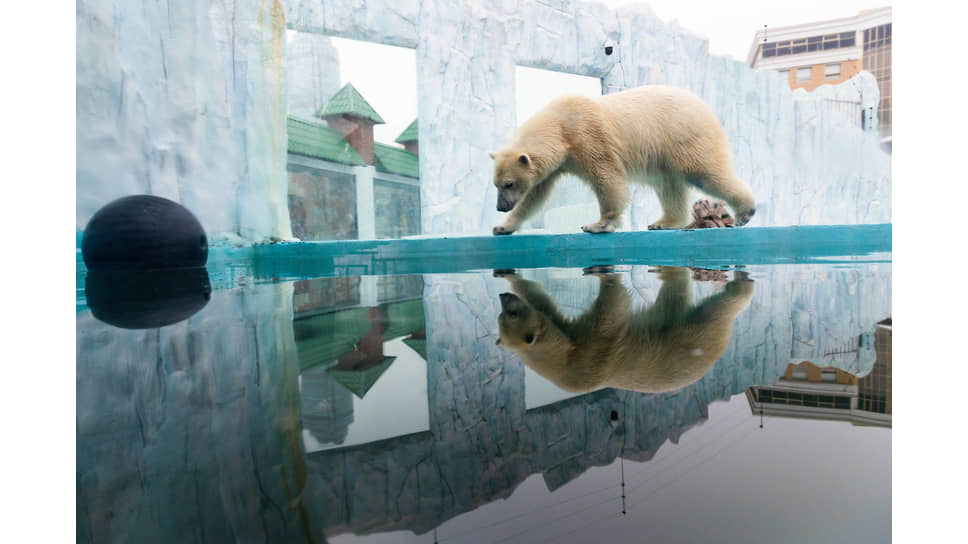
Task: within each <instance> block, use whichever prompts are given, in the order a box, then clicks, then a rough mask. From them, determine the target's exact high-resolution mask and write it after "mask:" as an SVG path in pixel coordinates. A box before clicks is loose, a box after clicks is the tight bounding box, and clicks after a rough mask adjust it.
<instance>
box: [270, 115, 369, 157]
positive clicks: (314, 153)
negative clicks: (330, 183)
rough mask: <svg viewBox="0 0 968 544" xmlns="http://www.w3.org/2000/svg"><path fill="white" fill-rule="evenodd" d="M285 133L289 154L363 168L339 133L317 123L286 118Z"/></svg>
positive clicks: (351, 148) (356, 154)
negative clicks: (287, 137) (287, 138)
mask: <svg viewBox="0 0 968 544" xmlns="http://www.w3.org/2000/svg"><path fill="white" fill-rule="evenodd" d="M286 133H287V134H288V136H289V145H288V148H289V152H290V153H296V154H298V155H306V156H307V157H315V158H317V159H323V160H325V161H332V162H338V163H342V164H348V165H350V166H364V165H366V163H365V162H364V161H363V158H362V157H360V155H359V153H357V152H356V150H355V149H353V147H352V146H351V145H350V144H349V142H347V141H346V139H345V138H343V135H342V134H340V133H339V132H337V131H335V130H333V129H331V128H329V127H327V126H325V125H321V124H319V123H314V122H312V121H307V120H305V119H298V118H296V117H287V118H286Z"/></svg>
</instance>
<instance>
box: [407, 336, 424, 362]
mask: <svg viewBox="0 0 968 544" xmlns="http://www.w3.org/2000/svg"><path fill="white" fill-rule="evenodd" d="M403 343H404V344H406V345H408V346H410V349H412V350H414V351H416V352H417V353H418V354H419V355H420V358H421V359H423V360H424V361H426V360H427V339H426V338H404V339H403Z"/></svg>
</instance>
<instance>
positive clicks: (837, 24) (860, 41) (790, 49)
mask: <svg viewBox="0 0 968 544" xmlns="http://www.w3.org/2000/svg"><path fill="white" fill-rule="evenodd" d="M747 63H748V64H749V65H750V66H752V67H753V68H756V69H759V70H776V71H778V72H780V73H783V74H786V75H787V77H788V78H789V83H790V88H791V89H797V88H803V89H806V90H808V91H810V90H813V89H815V88H816V87H818V86H820V85H823V84H825V83H841V82H843V81H846V80H847V79H849V78H850V77H852V76H854V75H856V74H857V73H858V72H860V71H861V70H867V71H868V72H871V73H872V74H874V77H875V78H876V79H877V87H878V89H879V90H880V94H881V99H880V104H879V106H878V108H877V121H878V123H877V124H878V127H879V130H880V135H881V137H882V138H883V139H884V140H885V143H886V144H887V145H890V141H891V8H890V7H886V8H879V9H872V10H867V11H862V12H860V13H858V14H857V15H855V16H853V17H846V18H843V19H835V20H832V21H820V22H815V23H805V24H800V25H792V26H784V27H768V28H765V29H763V30H760V31H758V32H757V33H756V37H755V39H754V41H753V45H752V47H751V48H750V52H749V55H748V56H747Z"/></svg>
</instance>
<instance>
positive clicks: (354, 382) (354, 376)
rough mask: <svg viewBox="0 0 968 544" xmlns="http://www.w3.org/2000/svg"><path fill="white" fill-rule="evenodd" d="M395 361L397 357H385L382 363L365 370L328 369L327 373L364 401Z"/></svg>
mask: <svg viewBox="0 0 968 544" xmlns="http://www.w3.org/2000/svg"><path fill="white" fill-rule="evenodd" d="M395 360H396V357H384V358H383V362H382V363H380V364H378V365H376V366H371V367H370V368H366V369H363V370H342V369H339V368H336V367H331V368H328V369H326V372H329V375H330V376H331V377H332V378H333V379H334V380H336V381H337V382H339V383H340V385H342V386H343V387H345V388H347V389H349V390H350V391H352V392H353V394H355V395H356V396H357V397H359V398H361V399H362V398H363V396H364V395H366V392H367V391H369V390H370V388H371V387H373V384H375V383H376V381H377V380H379V379H380V376H382V375H383V373H384V372H386V370H387V369H388V368H390V365H391V364H393V361H395Z"/></svg>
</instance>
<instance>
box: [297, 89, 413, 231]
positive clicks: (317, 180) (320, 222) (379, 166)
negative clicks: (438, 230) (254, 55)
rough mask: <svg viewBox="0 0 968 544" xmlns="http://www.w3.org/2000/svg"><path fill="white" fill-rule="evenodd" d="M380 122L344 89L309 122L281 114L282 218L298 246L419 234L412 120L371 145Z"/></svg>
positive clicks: (355, 95)
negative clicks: (391, 137) (285, 181)
mask: <svg viewBox="0 0 968 544" xmlns="http://www.w3.org/2000/svg"><path fill="white" fill-rule="evenodd" d="M383 122H384V121H383V118H382V117H380V114H378V113H377V112H376V111H375V110H374V109H373V108H372V107H371V106H370V104H369V103H367V101H366V100H365V99H364V98H363V97H362V96H361V95H360V94H359V92H358V91H357V90H356V89H355V88H354V87H353V85H352V84H350V83H347V84H346V85H345V86H344V87H343V88H342V89H340V90H339V91H338V92H337V93H336V94H335V95H333V96H332V97H331V98H330V100H329V101H328V102H327V103H326V104H324V105H323V106H321V107H320V108H319V109H317V110H316V112H315V113H314V114H313V116H312V117H310V118H303V117H297V116H292V115H290V116H288V118H287V120H286V123H287V124H286V129H287V130H286V134H287V138H288V156H287V165H286V170H287V173H288V176H289V188H288V198H289V216H290V219H291V221H292V233H293V236H295V237H296V238H298V239H300V240H303V241H318V240H372V239H379V238H400V237H403V236H411V235H415V234H420V227H421V223H420V170H419V161H418V158H417V155H416V151H417V146H416V142H417V139H418V135H417V121H416V120H414V121H413V123H411V125H410V126H409V127H408V128H407V129H406V130H405V131H404V132H403V133H402V134H401V135H400V137H398V138H397V142H398V143H399V144H400V145H401V146H403V147H400V146H396V145H387V144H383V143H380V142H377V141H375V140H374V137H373V126H374V125H376V124H381V123H383Z"/></svg>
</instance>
